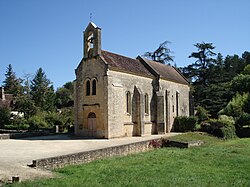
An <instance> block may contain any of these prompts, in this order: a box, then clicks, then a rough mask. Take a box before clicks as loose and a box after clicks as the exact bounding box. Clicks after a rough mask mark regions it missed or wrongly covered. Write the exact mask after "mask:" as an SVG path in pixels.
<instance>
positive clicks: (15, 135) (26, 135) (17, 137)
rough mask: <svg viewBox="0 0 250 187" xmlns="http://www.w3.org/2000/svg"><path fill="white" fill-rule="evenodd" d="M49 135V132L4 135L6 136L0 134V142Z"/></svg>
mask: <svg viewBox="0 0 250 187" xmlns="http://www.w3.org/2000/svg"><path fill="white" fill-rule="evenodd" d="M49 134H50V132H49V131H41V132H23V133H6V134H0V140H1V139H20V138H28V137H34V136H46V135H49Z"/></svg>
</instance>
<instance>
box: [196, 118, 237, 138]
mask: <svg viewBox="0 0 250 187" xmlns="http://www.w3.org/2000/svg"><path fill="white" fill-rule="evenodd" d="M201 130H202V131H204V132H207V133H210V134H212V135H214V136H217V137H219V138H224V139H230V138H235V137H236V133H235V126H234V120H233V119H232V118H231V117H228V116H222V117H220V118H219V119H209V120H208V121H207V122H203V123H202V124H201Z"/></svg>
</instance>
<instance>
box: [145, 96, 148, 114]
mask: <svg viewBox="0 0 250 187" xmlns="http://www.w3.org/2000/svg"><path fill="white" fill-rule="evenodd" d="M145 114H148V94H145Z"/></svg>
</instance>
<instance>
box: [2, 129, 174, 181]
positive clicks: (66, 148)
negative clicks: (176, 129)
mask: <svg viewBox="0 0 250 187" xmlns="http://www.w3.org/2000/svg"><path fill="white" fill-rule="evenodd" d="M173 135H176V134H174V133H170V134H167V135H166V136H173ZM159 137H162V135H154V136H146V137H126V138H119V139H118V138H117V139H110V140H107V139H74V138H72V137H70V136H68V135H54V136H42V137H33V138H25V139H16V140H14V139H9V140H0V181H1V180H2V181H7V180H10V179H11V177H12V176H19V177H20V179H21V180H27V179H34V178H40V177H53V173H52V172H51V171H48V170H41V169H34V168H30V167H28V166H27V165H28V164H31V163H32V160H33V159H40V158H47V157H52V156H59V155H66V154H71V153H77V152H83V151H88V150H95V149H100V148H104V147H111V146H116V145H123V144H128V143H133V142H139V141H144V140H150V139H155V138H159Z"/></svg>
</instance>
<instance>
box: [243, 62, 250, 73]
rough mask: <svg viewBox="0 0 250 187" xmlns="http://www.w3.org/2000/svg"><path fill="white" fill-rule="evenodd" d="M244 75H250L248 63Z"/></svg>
mask: <svg viewBox="0 0 250 187" xmlns="http://www.w3.org/2000/svg"><path fill="white" fill-rule="evenodd" d="M242 74H244V75H250V64H248V65H246V66H245V68H244V70H243V71H242Z"/></svg>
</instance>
